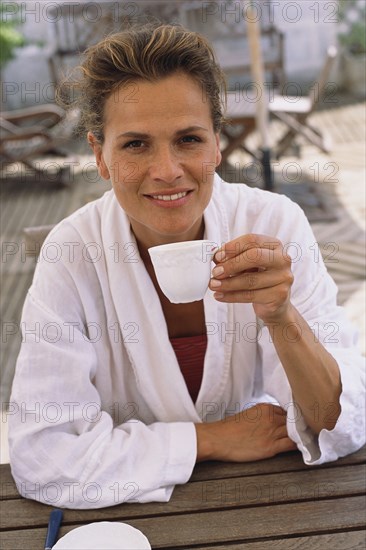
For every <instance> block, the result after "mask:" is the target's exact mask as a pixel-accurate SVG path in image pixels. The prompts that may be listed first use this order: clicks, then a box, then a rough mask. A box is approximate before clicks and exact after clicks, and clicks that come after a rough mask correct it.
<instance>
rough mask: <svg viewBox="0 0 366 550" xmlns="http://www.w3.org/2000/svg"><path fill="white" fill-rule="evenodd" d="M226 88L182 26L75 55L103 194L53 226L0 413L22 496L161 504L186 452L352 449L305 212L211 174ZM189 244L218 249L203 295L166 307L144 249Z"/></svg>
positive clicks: (342, 340)
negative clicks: (32, 330) (28, 330)
mask: <svg viewBox="0 0 366 550" xmlns="http://www.w3.org/2000/svg"><path fill="white" fill-rule="evenodd" d="M222 84H223V77H222V72H221V70H220V69H219V67H218V66H217V65H216V63H215V61H214V57H213V53H212V50H211V48H210V46H209V45H208V44H207V42H206V41H205V39H204V38H202V37H201V36H199V35H197V34H195V33H191V32H189V31H187V30H185V29H183V28H181V27H179V26H169V25H161V26H159V25H155V26H145V27H140V28H137V29H132V30H128V31H125V32H122V33H119V34H116V35H114V36H111V37H108V38H107V39H105V40H104V41H102V42H101V43H99V44H97V45H96V46H93V47H92V48H90V49H89V51H88V52H87V54H86V58H85V61H84V64H83V79H82V81H81V83H80V90H79V92H80V93H79V100H80V102H81V107H82V112H83V115H84V123H85V125H86V128H87V129H88V140H89V143H90V145H91V147H92V149H93V151H94V154H95V158H96V163H97V166H98V170H99V173H100V175H101V176H102V177H103V178H105V179H110V180H111V183H112V187H113V190H111V191H110V192H107V193H106V194H105V195H104V196H103V197H102V198H101V199H99V200H97V201H95V202H93V203H90V204H88V205H86V206H85V207H83V208H82V209H80V210H78V211H77V212H75V213H74V214H73V215H72V216H70V217H69V218H67V219H65V220H64V221H62V222H61V223H60V224H59V225H58V226H57V227H56V228H55V229H54V230H53V231H52V233H51V234H50V235H49V237H48V240H47V241H46V243H45V245H44V248H43V251H42V252H41V255H40V262H39V265H38V266H37V270H36V273H35V276H34V281H33V284H32V287H31V288H30V290H29V293H28V296H27V299H26V303H25V306H24V312H23V322H24V323H25V326H26V327H29V326H31V327H34V326H35V327H38V329H39V334H38V337H37V334H35V337H34V338H29V337H27V338H26V339H25V341H24V343H23V345H22V349H21V352H20V355H19V359H18V364H17V369H16V375H15V380H14V386H13V393H12V411H13V414H12V415H11V424H10V452H11V465H12V472H13V475H14V477H15V480H16V481H17V483H18V486H19V489H20V490H21V492H22V494H23V495H24V496H28V497H30V498H35V499H38V500H41V501H43V502H48V503H51V504H57V505H58V506H65V507H71V508H90V507H101V506H109V505H111V504H117V503H119V502H124V501H127V500H136V499H137V500H138V501H139V502H146V501H166V500H169V498H170V496H171V494H172V491H173V489H174V485H175V484H179V483H185V482H186V481H187V480H188V479H189V478H190V475H191V473H192V470H193V467H194V465H195V463H196V462H198V461H201V460H206V459H213V460H225V461H239V462H241V461H250V460H259V459H263V458H266V457H270V456H273V455H275V454H277V453H280V452H285V451H290V450H293V449H296V448H298V449H299V450H300V451H301V452H302V454H303V457H304V460H305V462H306V463H307V464H319V463H321V462H325V461H330V460H336V459H337V458H338V457H339V456H343V455H345V454H347V453H351V452H353V451H356V450H357V449H358V448H359V447H361V446H362V445H363V444H364V428H363V426H364V424H363V423H364V416H363V415H362V410H361V409H362V407H361V404H362V402H363V395H364V393H363V392H364V385H363V383H362V358H361V357H360V355H359V353H358V352H357V350H356V349H355V347H354V346H355V337H354V333H353V330H352V328H351V327H350V326H349V325H348V324H347V321H346V320H345V318H344V316H343V312H342V311H341V310H340V308H338V307H336V287H335V285H334V283H333V282H332V280H331V279H330V277H329V276H328V274H327V272H326V269H325V267H324V264H323V262H322V261H320V260H317V258H314V257H313V254H312V251H313V245H314V243H315V238H314V236H313V234H312V232H311V229H310V227H309V225H308V222H307V220H306V218H305V216H304V214H303V212H302V211H301V209H300V208H299V207H298V206H297V205H295V204H293V203H292V202H291V201H289V200H288V199H287V198H286V197H283V196H280V195H276V194H270V193H268V192H264V191H261V190H258V189H250V188H248V187H247V186H245V185H233V184H231V185H229V184H227V183H225V182H223V181H222V180H221V179H220V178H219V177H218V176H217V175H216V174H215V168H216V167H217V166H218V165H219V163H220V159H221V156H220V149H219V131H220V125H221V122H222V111H221V102H220V97H221V90H222ZM202 238H207V239H210V240H211V241H213V242H215V243H218V244H219V245H221V244H222V246H221V248H220V249H219V251H218V252H217V253H216V255H215V260H214V261H215V263H216V266H215V267H214V269H213V273H212V279H211V281H210V286H209V290H208V292H207V293H206V295H205V298H204V300H203V301H198V302H193V303H189V304H171V303H170V302H169V301H168V300H167V299H166V298H165V296H164V295H163V294H162V292H161V290H160V288H159V286H158V284H157V281H156V277H155V273H154V269H153V267H152V264H151V261H150V259H149V254H148V249H149V247H151V246H154V245H158V244H163V243H170V242H176V241H186V240H195V239H202ZM51 243H53V244H54V245H55V246H56V244H57V247H58V248H57V249H58V250H59V253H58V255H57V261H55V260H54V257H53V259H52V261H51V260H50V259H49V258H48V257H47V253H46V252H47V250H48V248H49V246H50V245H51ZM189 268H190V267H189V265H187V269H189ZM192 365H193V368H192ZM24 457H26V460H24ZM35 487H36V489H35Z"/></svg>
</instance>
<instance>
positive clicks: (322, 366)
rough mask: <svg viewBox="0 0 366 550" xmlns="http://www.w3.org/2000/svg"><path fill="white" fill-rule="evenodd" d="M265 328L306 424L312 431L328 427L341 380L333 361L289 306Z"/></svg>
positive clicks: (334, 416)
mask: <svg viewBox="0 0 366 550" xmlns="http://www.w3.org/2000/svg"><path fill="white" fill-rule="evenodd" d="M268 329H269V331H270V333H271V336H272V339H273V343H274V346H275V348H276V351H277V354H278V357H279V359H280V361H281V363H282V366H283V368H284V370H285V372H286V375H287V378H288V381H289V383H290V386H291V390H292V394H293V400H294V402H295V403H296V405H297V406H298V407H299V408H300V410H301V414H302V415H303V416H304V419H305V421H306V423H307V425H308V426H309V427H310V428H311V429H312V430H313V431H314V432H315V433H319V432H320V431H321V430H322V429H323V428H325V429H328V430H332V429H333V428H334V426H335V424H336V422H337V419H338V417H339V414H340V403H339V398H340V394H341V379H340V372H339V368H338V364H337V362H336V360H335V359H334V357H332V355H331V354H330V353H329V352H328V351H327V350H326V349H325V348H324V346H323V345H322V344H321V343H320V342H319V341H317V340H316V338H315V335H314V334H313V332H312V330H311V329H310V327H309V325H308V324H307V322H306V321H305V319H304V318H303V317H302V316H301V315H300V313H299V312H298V311H297V310H296V308H295V307H294V306H292V305H290V306H289V309H288V313H287V314H286V316H285V318H284V319H282V320H281V322H278V323H273V324H271V325H270V326H268Z"/></svg>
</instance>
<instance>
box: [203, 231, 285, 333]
mask: <svg viewBox="0 0 366 550" xmlns="http://www.w3.org/2000/svg"><path fill="white" fill-rule="evenodd" d="M214 261H215V263H216V264H217V265H216V267H215V268H214V269H213V272H212V275H213V278H212V279H211V281H210V289H211V290H213V291H215V294H214V297H215V298H216V299H217V300H218V301H220V302H243V303H253V307H254V311H255V313H256V315H257V317H259V318H260V319H262V321H263V322H264V323H265V324H271V323H275V322H277V321H278V320H281V319H282V318H284V317H285V316H286V313H287V310H288V308H289V306H290V292H291V285H292V283H293V280H294V278H293V274H292V272H291V258H290V256H289V255H288V254H287V253H286V252H285V250H284V248H283V245H282V243H281V242H280V241H279V240H278V239H274V238H273V237H268V236H266V235H253V234H248V235H243V236H241V237H238V238H237V239H234V240H233V241H230V242H228V243H226V244H225V245H224V246H222V247H221V248H220V250H219V251H218V252H216V254H215V257H214Z"/></svg>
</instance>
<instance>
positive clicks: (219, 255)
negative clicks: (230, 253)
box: [215, 250, 226, 262]
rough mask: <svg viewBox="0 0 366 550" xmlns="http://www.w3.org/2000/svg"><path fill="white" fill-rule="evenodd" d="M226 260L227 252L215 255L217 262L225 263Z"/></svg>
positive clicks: (221, 251)
mask: <svg viewBox="0 0 366 550" xmlns="http://www.w3.org/2000/svg"><path fill="white" fill-rule="evenodd" d="M225 258H226V255H225V252H224V251H223V250H220V251H219V252H217V253H216V254H215V260H216V261H217V262H223V261H224V260H225Z"/></svg>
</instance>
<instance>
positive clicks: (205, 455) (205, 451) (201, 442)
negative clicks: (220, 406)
mask: <svg viewBox="0 0 366 550" xmlns="http://www.w3.org/2000/svg"><path fill="white" fill-rule="evenodd" d="M195 428H196V437H197V458H196V462H203V461H204V460H212V459H213V455H214V452H213V443H212V437H211V434H210V432H211V430H210V428H211V426H210V424H207V423H200V424H195Z"/></svg>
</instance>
